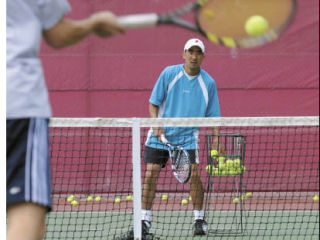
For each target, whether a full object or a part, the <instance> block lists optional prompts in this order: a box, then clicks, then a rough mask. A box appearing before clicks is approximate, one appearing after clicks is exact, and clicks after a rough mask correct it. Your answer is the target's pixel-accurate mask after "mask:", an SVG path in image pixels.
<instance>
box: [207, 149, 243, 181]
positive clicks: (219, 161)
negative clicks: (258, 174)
mask: <svg viewBox="0 0 320 240" xmlns="http://www.w3.org/2000/svg"><path fill="white" fill-rule="evenodd" d="M210 155H211V157H212V158H213V160H215V161H216V164H213V165H207V167H206V171H207V173H208V174H210V175H211V176H213V177H229V176H232V177H235V176H237V175H240V174H241V173H244V172H245V171H246V168H245V166H243V165H241V161H240V159H234V160H232V159H226V158H225V157H224V156H219V155H218V151H217V150H211V153H210Z"/></svg>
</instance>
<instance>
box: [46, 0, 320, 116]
mask: <svg viewBox="0 0 320 240" xmlns="http://www.w3.org/2000/svg"><path fill="white" fill-rule="evenodd" d="M185 2H188V1H186V0H181V1H179V0H174V1H173V0H134V1H133V0H121V1H120V0H108V1H106V0H90V1H87V0H70V3H71V5H72V8H73V10H72V13H71V14H69V15H68V17H70V18H73V19H80V18H83V17H86V16H88V15H90V13H92V12H94V11H97V10H103V9H109V10H111V11H113V12H114V13H115V14H117V15H125V14H131V13H141V12H142V13H143V12H155V11H156V12H166V10H168V9H171V8H174V7H179V6H181V5H183V4H184V3H185ZM194 36H195V35H194V34H193V33H191V32H188V31H186V30H183V29H179V28H174V27H159V28H152V29H140V30H130V31H128V32H127V33H126V34H125V35H121V36H116V37H114V38H111V39H107V40H102V39H98V38H97V37H95V36H91V37H89V38H87V39H86V40H85V41H84V42H82V43H81V44H79V45H77V46H73V47H70V48H68V49H64V50H60V51H55V50H52V49H50V48H49V47H47V46H46V45H44V44H43V47H42V51H41V56H40V57H41V58H42V60H43V65H44V68H45V75H46V79H47V85H48V88H49V92H50V99H51V103H52V108H53V115H54V116H55V117H148V99H149V96H150V93H151V90H152V88H153V86H154V84H155V82H156V80H157V78H158V76H159V74H160V72H161V71H162V69H163V68H164V67H165V66H167V65H171V64H178V63H182V62H183V59H182V57H181V55H182V51H183V46H184V43H185V41H186V40H187V39H189V38H191V37H194ZM203 40H204V43H205V45H206V49H207V50H206V58H205V60H204V63H203V68H204V69H205V70H206V71H207V72H209V73H210V74H211V75H212V76H213V78H214V79H215V81H216V83H217V86H218V90H219V97H220V105H221V112H222V115H223V116H225V117H229V116H293V115H296V116H298V115H299V116H304V115H319V1H318V0H298V12H297V16H296V18H295V20H294V22H293V24H292V25H291V26H290V27H289V29H288V30H287V31H286V32H285V33H284V34H283V35H282V36H281V38H280V39H279V40H277V41H275V42H273V43H271V44H268V45H265V46H263V47H260V48H256V49H250V50H238V53H237V56H236V57H234V56H232V54H231V52H230V50H229V49H225V48H222V47H218V46H214V45H211V44H210V43H209V42H208V41H206V40H205V39H203Z"/></svg>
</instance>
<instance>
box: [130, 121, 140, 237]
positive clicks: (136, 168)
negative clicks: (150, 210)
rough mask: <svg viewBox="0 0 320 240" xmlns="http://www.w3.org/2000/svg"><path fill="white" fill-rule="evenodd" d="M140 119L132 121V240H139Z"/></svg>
mask: <svg viewBox="0 0 320 240" xmlns="http://www.w3.org/2000/svg"><path fill="white" fill-rule="evenodd" d="M140 161H141V160H140V119H139V118H133V119H132V182H133V231H134V239H135V240H139V239H141V162H140Z"/></svg>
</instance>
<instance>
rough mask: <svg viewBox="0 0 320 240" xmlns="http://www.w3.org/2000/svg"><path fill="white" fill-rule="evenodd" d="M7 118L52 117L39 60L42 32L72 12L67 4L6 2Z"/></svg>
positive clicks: (31, 0)
mask: <svg viewBox="0 0 320 240" xmlns="http://www.w3.org/2000/svg"><path fill="white" fill-rule="evenodd" d="M6 7H7V14H6V18H7V21H6V23H7V34H6V39H7V46H6V47H7V56H6V58H7V59H6V60H7V66H6V67H7V69H6V77H7V84H6V87H7V93H6V97H7V100H6V102H7V103H6V104H7V118H8V119H12V118H30V117H44V118H48V117H50V116H51V108H50V104H49V98H48V91H47V87H46V83H45V80H44V74H43V70H42V65H41V62H40V59H39V56H38V55H39V51H40V44H41V38H42V32H43V31H44V30H48V29H50V28H52V27H54V26H55V25H56V24H57V23H58V22H59V21H60V19H62V17H63V16H64V15H65V14H66V13H67V12H69V11H70V10H71V8H70V5H69V3H68V2H67V0H8V1H7V5H6Z"/></svg>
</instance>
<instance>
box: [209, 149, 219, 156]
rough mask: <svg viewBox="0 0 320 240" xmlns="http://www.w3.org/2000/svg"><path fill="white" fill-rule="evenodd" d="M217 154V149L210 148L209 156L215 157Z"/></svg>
mask: <svg viewBox="0 0 320 240" xmlns="http://www.w3.org/2000/svg"><path fill="white" fill-rule="evenodd" d="M217 155H218V151H217V150H211V152H210V156H211V157H216V156H217Z"/></svg>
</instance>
